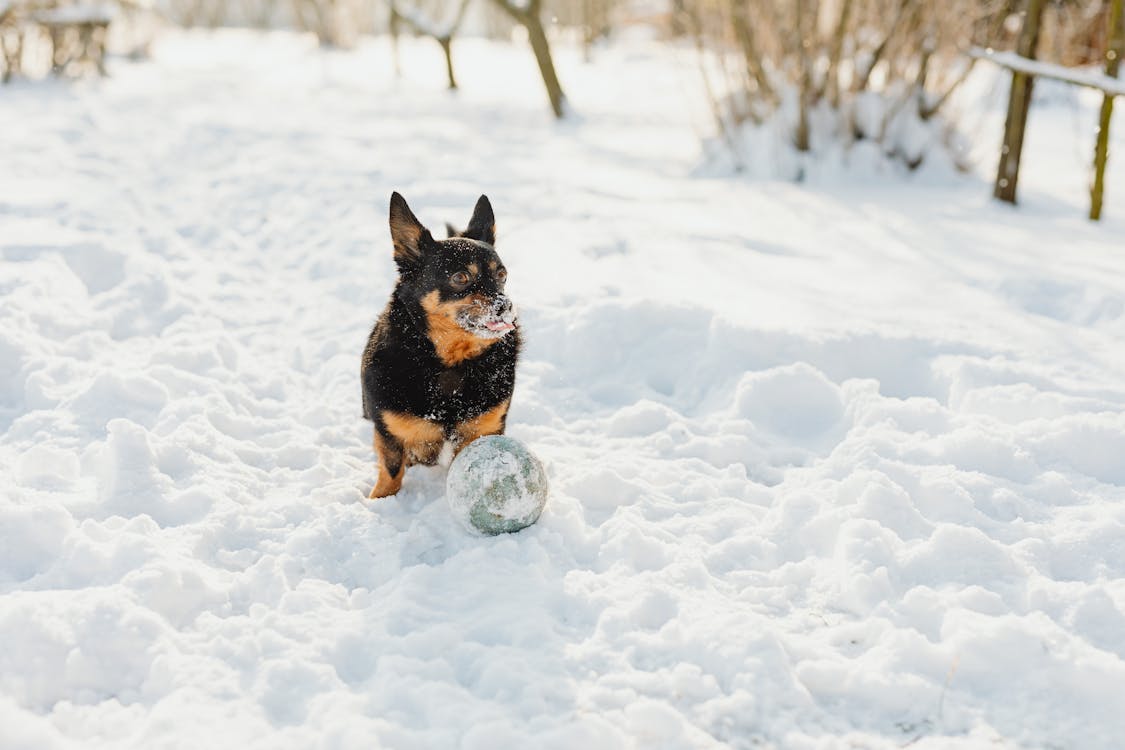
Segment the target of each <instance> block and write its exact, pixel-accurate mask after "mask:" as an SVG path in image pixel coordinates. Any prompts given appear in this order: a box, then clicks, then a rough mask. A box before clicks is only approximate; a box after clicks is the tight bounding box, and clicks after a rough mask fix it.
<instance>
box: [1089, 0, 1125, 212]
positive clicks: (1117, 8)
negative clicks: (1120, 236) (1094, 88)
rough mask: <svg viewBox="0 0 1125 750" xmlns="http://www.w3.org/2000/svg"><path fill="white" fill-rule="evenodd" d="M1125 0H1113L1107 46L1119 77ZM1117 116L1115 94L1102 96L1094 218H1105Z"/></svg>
mask: <svg viewBox="0 0 1125 750" xmlns="http://www.w3.org/2000/svg"><path fill="white" fill-rule="evenodd" d="M1121 6H1122V0H1113V4H1112V5H1111V6H1110V11H1109V34H1108V39H1107V40H1106V47H1105V74H1106V75H1107V76H1109V77H1110V78H1116V77H1117V73H1118V70H1119V69H1120V67H1121V56H1122V55H1125V13H1123V12H1122V7H1121ZM1112 116H1113V96H1111V95H1110V94H1106V95H1105V96H1104V97H1103V98H1102V111H1101V114H1100V115H1099V117H1098V142H1097V145H1096V146H1095V147H1094V184H1093V185H1092V186H1091V188H1090V218H1091V219H1092V220H1094V221H1097V220H1099V219H1100V218H1101V217H1102V193H1103V191H1104V190H1105V165H1106V162H1107V161H1108V160H1109V121H1110V118H1111V117H1112Z"/></svg>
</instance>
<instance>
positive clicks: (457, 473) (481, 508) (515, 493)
mask: <svg viewBox="0 0 1125 750" xmlns="http://www.w3.org/2000/svg"><path fill="white" fill-rule="evenodd" d="M547 494H548V487H547V472H545V471H543V464H541V463H539V459H537V458H536V457H535V456H534V455H533V454H532V453H531V451H529V450H528V449H527V446H525V445H524V444H523V443H521V442H519V441H518V440H514V439H512V438H510V437H507V436H505V435H485V436H484V437H480V438H477V439H476V440H474V441H473V442H471V443H469V444H468V445H466V446H465V447H464V448H463V449H461V452H460V453H458V454H457V458H455V459H453V463H452V464H450V466H449V474H448V476H447V477H446V481H445V497H446V499H447V500H448V501H449V508H450V510H451V511H452V512H453V515H454V516H455V517H456V518H457V520H459V521H460V522H461V523H462V524H463V525H464V526H465V527H466V528H468V529H470V530H475V531H479V532H482V533H484V534H490V535H494V534H510V533H512V532H514V531H519V530H520V529H523V528H526V527H528V526H530V525H531V524H533V523H535V522H536V520H538V519H539V514H540V513H542V512H543V506H544V505H546V504H547Z"/></svg>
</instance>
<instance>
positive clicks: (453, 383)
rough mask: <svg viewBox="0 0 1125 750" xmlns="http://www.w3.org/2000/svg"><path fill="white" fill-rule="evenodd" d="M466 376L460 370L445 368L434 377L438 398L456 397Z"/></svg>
mask: <svg viewBox="0 0 1125 750" xmlns="http://www.w3.org/2000/svg"><path fill="white" fill-rule="evenodd" d="M464 383H465V376H464V375H463V374H462V373H461V372H460V371H458V370H445V371H443V372H440V373H438V374H437V377H435V378H434V384H433V392H434V395H435V396H437V397H438V398H455V397H456V396H458V395H459V394H460V393H461V389H462V387H463V386H464Z"/></svg>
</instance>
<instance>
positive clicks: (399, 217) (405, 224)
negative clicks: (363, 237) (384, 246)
mask: <svg viewBox="0 0 1125 750" xmlns="http://www.w3.org/2000/svg"><path fill="white" fill-rule="evenodd" d="M390 220H391V242H393V243H394V246H395V263H397V264H398V267H399V268H400V269H403V270H406V269H409V268H413V267H416V266H417V265H418V264H419V263H420V262H421V260H422V254H423V253H424V252H425V250H426V248H427V247H428V246H429V245H430V244H431V243H433V241H434V238H433V237H432V236H431V235H430V230H428V229H426V228H425V227H424V226H422V222H420V221H418V219H417V217H415V216H414V212H413V211H411V210H410V206H408V205H406V199H405V198H403V197H402V196H401V195H399V194H398V193H397V192H396V193H391V215H390Z"/></svg>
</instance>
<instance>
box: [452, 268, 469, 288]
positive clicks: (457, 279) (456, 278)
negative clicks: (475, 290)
mask: <svg viewBox="0 0 1125 750" xmlns="http://www.w3.org/2000/svg"><path fill="white" fill-rule="evenodd" d="M449 281H450V283H451V284H453V286H457V287H462V286H468V285H469V274H467V273H465V272H464V271H458V272H457V273H455V274H453V275H452V276H450V277H449Z"/></svg>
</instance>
